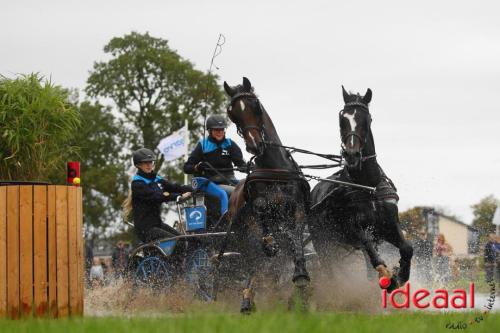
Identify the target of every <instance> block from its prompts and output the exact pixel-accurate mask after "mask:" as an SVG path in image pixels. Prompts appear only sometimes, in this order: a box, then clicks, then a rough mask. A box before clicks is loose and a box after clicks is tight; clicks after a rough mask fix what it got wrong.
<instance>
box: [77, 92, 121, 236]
mask: <svg viewBox="0 0 500 333" xmlns="http://www.w3.org/2000/svg"><path fill="white" fill-rule="evenodd" d="M76 108H77V109H78V111H79V113H80V116H81V119H82V127H81V129H80V131H79V132H78V133H77V135H76V137H75V139H74V140H75V145H78V146H79V147H80V154H79V155H80V161H81V166H80V167H81V172H82V187H83V214H84V221H85V224H86V227H87V230H88V231H89V232H90V235H89V236H90V237H91V238H93V236H95V235H104V234H106V231H108V230H109V229H112V231H113V232H117V231H121V230H123V228H124V227H125V224H123V223H120V222H121V218H120V208H121V203H122V202H123V200H124V199H125V197H126V196H127V192H128V177H127V174H126V172H125V164H126V163H125V159H124V157H123V156H122V155H121V150H122V149H121V145H122V144H123V143H122V137H123V135H122V131H121V128H122V125H121V122H120V121H119V120H118V119H116V117H115V116H114V115H113V113H112V112H111V108H110V107H104V106H102V105H100V104H99V103H91V102H89V101H84V102H82V103H81V104H79V105H76Z"/></svg>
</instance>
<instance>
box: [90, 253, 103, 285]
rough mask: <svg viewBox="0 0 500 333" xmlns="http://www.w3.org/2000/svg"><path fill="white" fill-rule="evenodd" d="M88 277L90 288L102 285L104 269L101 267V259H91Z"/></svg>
mask: <svg viewBox="0 0 500 333" xmlns="http://www.w3.org/2000/svg"><path fill="white" fill-rule="evenodd" d="M89 279H90V285H91V286H92V288H97V287H102V286H103V285H104V270H103V269H102V265H101V259H99V257H94V259H93V265H92V267H91V268H90V276H89Z"/></svg>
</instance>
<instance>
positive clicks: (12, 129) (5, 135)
mask: <svg viewBox="0 0 500 333" xmlns="http://www.w3.org/2000/svg"><path fill="white" fill-rule="evenodd" d="M79 125H80V118H79V114H78V112H77V111H76V110H75V109H74V108H73V107H72V106H71V104H70V102H69V91H68V90H67V89H63V88H62V87H60V86H57V85H54V84H53V83H52V82H50V80H45V79H44V78H43V77H42V76H41V75H39V74H29V75H19V76H17V77H16V78H14V79H10V78H7V77H5V76H1V75H0V138H1V139H0V179H4V180H49V179H51V178H52V179H53V176H54V175H55V174H57V173H58V174H59V175H65V174H66V172H65V165H66V164H65V162H66V161H67V160H69V158H70V156H73V155H74V154H75V152H76V151H77V148H76V147H74V146H71V145H70V144H68V142H70V141H71V139H72V138H73V136H74V135H75V133H76V132H77V131H78V128H79ZM51 176H52V177H51ZM56 178H57V179H60V180H61V181H62V180H63V179H65V177H64V176H59V177H56Z"/></svg>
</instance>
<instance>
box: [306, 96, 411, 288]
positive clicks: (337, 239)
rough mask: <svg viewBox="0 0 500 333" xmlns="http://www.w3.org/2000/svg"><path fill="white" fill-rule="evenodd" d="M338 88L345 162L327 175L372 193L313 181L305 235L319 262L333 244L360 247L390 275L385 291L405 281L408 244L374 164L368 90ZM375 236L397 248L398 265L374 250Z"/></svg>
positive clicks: (393, 198)
mask: <svg viewBox="0 0 500 333" xmlns="http://www.w3.org/2000/svg"><path fill="white" fill-rule="evenodd" d="M342 91H343V97H344V102H345V106H344V108H343V109H342V110H341V111H340V113H339V124H340V135H341V140H342V156H343V159H344V160H345V166H344V168H343V169H342V170H340V171H339V172H337V173H335V174H333V175H332V176H330V177H329V178H330V179H335V180H341V181H346V182H351V183H356V184H360V185H365V186H371V187H376V191H375V192H374V193H372V192H369V191H366V190H363V189H357V188H353V187H346V186H343V185H338V184H333V183H329V182H326V181H323V182H320V183H319V184H317V185H316V186H315V187H314V189H313V190H312V192H311V214H310V215H309V228H310V232H311V237H312V241H313V244H314V248H315V249H316V251H317V253H318V255H319V258H320V261H321V262H322V264H323V265H327V264H331V262H332V261H330V260H329V259H332V258H334V257H335V247H336V244H339V243H340V244H345V245H349V246H353V247H354V248H356V249H361V250H362V251H363V253H364V254H365V259H368V260H369V262H370V263H371V265H372V266H373V267H374V268H375V269H376V270H377V271H378V272H379V277H382V276H385V277H388V278H390V279H391V284H390V286H389V287H388V291H389V292H391V291H393V290H394V289H396V288H398V287H400V286H402V285H404V283H405V282H406V281H408V279H409V277H410V262H411V257H412V255H413V248H412V246H411V245H410V243H409V242H408V241H407V240H405V238H404V236H403V234H402V232H401V228H400V224H399V217H398V206H397V202H398V200H399V197H398V195H397V193H396V188H395V186H394V184H393V183H392V181H391V180H390V179H389V178H388V177H387V176H386V175H385V174H384V172H383V171H382V169H381V167H380V166H379V164H378V163H377V155H376V153H375V143H374V141H373V134H372V131H371V121H372V119H371V114H370V112H369V109H368V105H369V103H370V101H371V98H372V91H371V90H370V89H368V90H367V92H366V94H365V95H364V96H360V95H359V94H350V93H347V92H346V91H345V89H344V87H342ZM381 240H385V241H387V242H389V243H391V244H392V245H394V246H396V247H397V248H398V249H399V253H400V260H399V268H397V267H396V268H394V270H393V272H390V271H389V270H388V269H387V266H386V264H385V263H384V261H383V260H382V259H381V258H380V256H379V254H378V251H377V244H378V243H379V242H380V241H381Z"/></svg>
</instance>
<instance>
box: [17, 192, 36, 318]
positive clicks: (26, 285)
mask: <svg viewBox="0 0 500 333" xmlns="http://www.w3.org/2000/svg"><path fill="white" fill-rule="evenodd" d="M19 257H20V258H19V259H20V264H19V293H20V301H21V315H24V316H30V315H32V314H33V186H30V185H23V186H20V187H19Z"/></svg>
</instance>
